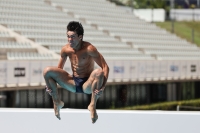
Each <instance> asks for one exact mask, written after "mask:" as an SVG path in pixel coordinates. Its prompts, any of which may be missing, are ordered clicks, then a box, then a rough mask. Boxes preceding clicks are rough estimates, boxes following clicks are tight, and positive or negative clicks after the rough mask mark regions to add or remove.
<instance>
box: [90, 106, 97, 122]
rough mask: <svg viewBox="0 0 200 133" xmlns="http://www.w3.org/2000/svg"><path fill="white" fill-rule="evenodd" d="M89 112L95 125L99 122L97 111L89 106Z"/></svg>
mask: <svg viewBox="0 0 200 133" xmlns="http://www.w3.org/2000/svg"><path fill="white" fill-rule="evenodd" d="M88 110H89V111H90V113H91V119H92V123H93V124H94V123H95V122H96V121H97V119H98V115H97V112H96V109H95V107H94V106H92V105H89V106H88Z"/></svg>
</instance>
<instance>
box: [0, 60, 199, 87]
mask: <svg viewBox="0 0 200 133" xmlns="http://www.w3.org/2000/svg"><path fill="white" fill-rule="evenodd" d="M57 63H58V61H55V60H54V61H0V86H1V87H5V86H7V87H9V86H38V85H45V82H44V79H43V69H44V68H45V67H47V66H57ZM107 63H108V65H109V68H110V73H109V79H108V82H111V83H112V82H141V81H150V82H151V81H167V80H193V79H200V61H199V60H197V61H194V60H193V61H131V60H124V61H123V60H122V61H117V60H108V61H107ZM96 67H97V66H96ZM64 70H66V71H67V72H68V73H70V74H72V71H71V66H70V63H69V61H67V62H66V64H65V66H64Z"/></svg>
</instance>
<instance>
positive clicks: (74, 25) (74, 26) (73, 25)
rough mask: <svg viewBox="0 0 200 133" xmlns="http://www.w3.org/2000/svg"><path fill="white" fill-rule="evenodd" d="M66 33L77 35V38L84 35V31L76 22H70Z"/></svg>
mask: <svg viewBox="0 0 200 133" xmlns="http://www.w3.org/2000/svg"><path fill="white" fill-rule="evenodd" d="M67 31H74V32H76V33H77V34H78V36H79V35H83V34H84V29H83V26H82V24H81V23H79V22H76V21H71V22H69V23H68V25H67Z"/></svg>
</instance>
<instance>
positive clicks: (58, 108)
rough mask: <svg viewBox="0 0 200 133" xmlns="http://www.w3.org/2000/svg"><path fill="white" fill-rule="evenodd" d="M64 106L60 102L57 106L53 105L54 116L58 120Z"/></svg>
mask: <svg viewBox="0 0 200 133" xmlns="http://www.w3.org/2000/svg"><path fill="white" fill-rule="evenodd" d="M63 106H64V102H63V101H60V103H59V104H54V112H55V116H56V117H57V118H58V119H59V120H60V119H61V118H60V109H61V108H62V107H63Z"/></svg>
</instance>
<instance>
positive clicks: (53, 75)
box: [44, 67, 74, 120]
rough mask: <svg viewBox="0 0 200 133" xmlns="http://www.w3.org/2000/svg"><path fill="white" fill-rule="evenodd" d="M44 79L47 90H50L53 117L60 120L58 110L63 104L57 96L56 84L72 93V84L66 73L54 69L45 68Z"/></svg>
mask: <svg viewBox="0 0 200 133" xmlns="http://www.w3.org/2000/svg"><path fill="white" fill-rule="evenodd" d="M44 79H45V82H46V86H47V88H48V89H50V90H51V96H52V99H53V103H54V111H55V115H56V117H57V118H58V119H59V120H60V119H61V118H60V109H61V108H62V107H63V106H64V102H62V101H61V100H60V98H59V96H58V92H57V83H59V84H60V85H61V86H62V87H63V88H64V89H67V90H69V91H72V92H74V87H73V86H74V85H73V82H72V80H71V77H70V76H69V74H68V73H67V72H65V71H63V70H62V69H59V68H56V67H47V68H45V69H44Z"/></svg>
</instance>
